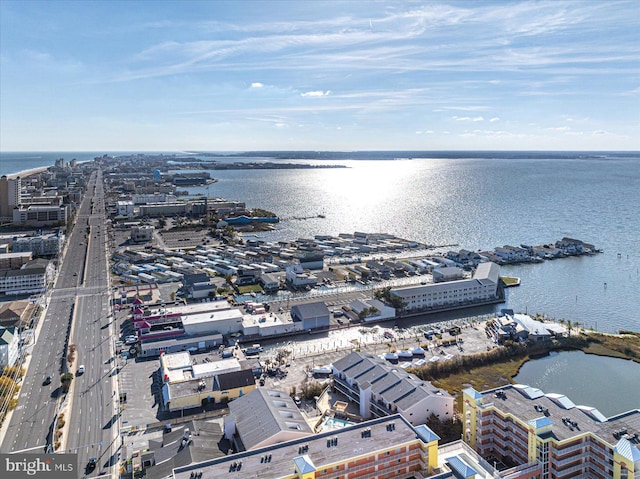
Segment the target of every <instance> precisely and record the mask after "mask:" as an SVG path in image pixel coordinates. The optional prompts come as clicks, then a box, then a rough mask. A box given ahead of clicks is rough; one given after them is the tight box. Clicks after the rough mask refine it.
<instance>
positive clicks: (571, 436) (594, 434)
mask: <svg viewBox="0 0 640 479" xmlns="http://www.w3.org/2000/svg"><path fill="white" fill-rule="evenodd" d="M462 393H463V408H464V411H463V415H464V424H465V426H464V427H465V430H464V433H463V437H464V440H465V441H466V442H467V443H468V444H469V445H470V446H471V447H472V448H473V449H475V450H476V451H477V452H478V453H479V454H480V455H481V456H482V457H484V458H485V459H493V458H495V459H497V460H500V461H502V462H503V463H505V464H507V465H511V466H514V467H518V466H520V467H524V466H527V467H528V469H529V472H528V473H527V474H524V473H523V474H521V475H518V476H517V477H518V478H522V479H526V478H541V479H562V478H573V477H581V478H592V479H604V478H613V479H631V478H638V477H640V409H635V410H632V411H628V412H625V413H622V414H619V415H617V416H613V417H609V418H607V417H605V416H604V415H603V414H602V413H600V411H598V410H597V409H596V408H594V407H589V406H577V405H575V404H574V403H573V402H572V401H571V400H570V399H569V398H568V397H567V396H565V395H563V394H554V393H548V394H545V393H544V392H543V391H541V390H540V389H537V388H533V387H530V386H527V385H523V384H514V385H507V386H504V387H501V388H497V389H492V390H488V391H484V392H478V391H476V390H475V389H473V388H468V389H465V390H464V391H463V392H462Z"/></svg>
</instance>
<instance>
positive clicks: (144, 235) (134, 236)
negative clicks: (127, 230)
mask: <svg viewBox="0 0 640 479" xmlns="http://www.w3.org/2000/svg"><path fill="white" fill-rule="evenodd" d="M154 231H155V228H154V227H153V226H150V225H142V226H134V227H133V228H131V241H133V242H134V243H144V242H146V241H151V240H152V239H153V232H154Z"/></svg>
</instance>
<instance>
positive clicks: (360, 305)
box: [349, 299, 396, 322]
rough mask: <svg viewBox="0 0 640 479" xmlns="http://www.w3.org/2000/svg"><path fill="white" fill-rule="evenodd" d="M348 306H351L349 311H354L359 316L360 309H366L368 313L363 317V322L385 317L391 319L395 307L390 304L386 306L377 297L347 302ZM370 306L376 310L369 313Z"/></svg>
mask: <svg viewBox="0 0 640 479" xmlns="http://www.w3.org/2000/svg"><path fill="white" fill-rule="evenodd" d="M349 307H350V308H351V311H353V312H354V313H356V314H357V315H358V316H360V313H361V312H362V311H367V310H368V312H369V313H370V314H367V316H365V317H364V321H365V322H367V321H382V320H385V319H393V318H395V317H396V310H395V308H392V307H391V306H387V305H386V304H384V303H383V302H382V301H379V300H377V299H368V300H364V299H363V300H359V299H357V300H355V301H353V302H351V303H349ZM372 308H374V309H375V310H378V312H377V313H371V311H372Z"/></svg>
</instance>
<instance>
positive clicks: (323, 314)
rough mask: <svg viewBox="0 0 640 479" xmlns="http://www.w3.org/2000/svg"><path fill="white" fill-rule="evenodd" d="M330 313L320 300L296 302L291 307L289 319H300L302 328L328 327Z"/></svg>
mask: <svg viewBox="0 0 640 479" xmlns="http://www.w3.org/2000/svg"><path fill="white" fill-rule="evenodd" d="M330 316H331V314H330V313H329V309H328V308H327V305H326V304H324V303H323V302H322V301H317V302H315V303H303V304H296V305H295V306H292V307H291V319H293V321H294V322H296V321H300V322H301V323H302V329H318V328H328V327H329V320H330Z"/></svg>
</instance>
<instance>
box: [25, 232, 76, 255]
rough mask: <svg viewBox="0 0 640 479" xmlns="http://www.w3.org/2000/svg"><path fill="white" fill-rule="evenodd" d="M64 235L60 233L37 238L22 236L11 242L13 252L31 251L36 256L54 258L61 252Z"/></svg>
mask: <svg viewBox="0 0 640 479" xmlns="http://www.w3.org/2000/svg"><path fill="white" fill-rule="evenodd" d="M64 241H65V235H64V233H62V232H58V233H51V234H46V235H38V236H23V237H21V238H16V239H15V240H14V242H13V251H14V252H16V253H17V252H27V251H31V252H32V253H33V254H34V255H37V256H55V255H57V254H59V253H60V252H61V251H62V247H63V246H64Z"/></svg>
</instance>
